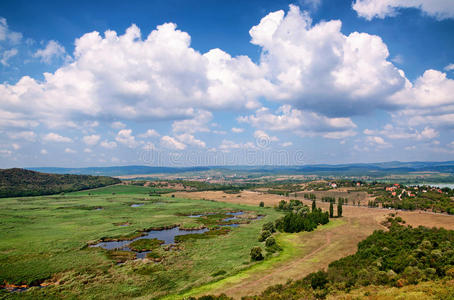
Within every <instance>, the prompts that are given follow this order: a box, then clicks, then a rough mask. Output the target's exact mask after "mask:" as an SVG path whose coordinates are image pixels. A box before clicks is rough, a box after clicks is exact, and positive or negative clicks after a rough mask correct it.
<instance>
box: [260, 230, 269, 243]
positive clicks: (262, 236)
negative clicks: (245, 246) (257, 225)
mask: <svg viewBox="0 0 454 300" xmlns="http://www.w3.org/2000/svg"><path fill="white" fill-rule="evenodd" d="M269 236H271V232H269V231H268V230H263V231H262V233H260V236H259V242H264V241H265V240H266V239H267V238H268V237H269Z"/></svg>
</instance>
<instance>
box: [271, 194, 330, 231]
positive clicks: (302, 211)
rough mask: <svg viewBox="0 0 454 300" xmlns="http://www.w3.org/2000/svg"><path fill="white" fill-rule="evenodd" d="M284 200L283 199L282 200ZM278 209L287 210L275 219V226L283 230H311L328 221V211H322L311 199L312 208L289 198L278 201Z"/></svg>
mask: <svg viewBox="0 0 454 300" xmlns="http://www.w3.org/2000/svg"><path fill="white" fill-rule="evenodd" d="M284 202H285V201H284ZM279 207H280V209H283V210H287V211H289V212H288V213H287V214H286V215H285V216H284V217H282V218H280V219H277V220H276V222H275V224H276V228H277V229H278V230H280V231H284V232H300V231H312V230H314V229H315V228H317V226H318V225H320V224H322V225H323V224H327V223H328V222H329V214H328V212H322V210H321V209H320V208H317V207H316V205H315V200H313V201H312V210H309V207H308V206H307V205H304V204H303V203H302V202H301V201H298V200H290V202H285V203H282V202H281V203H280V206H279Z"/></svg>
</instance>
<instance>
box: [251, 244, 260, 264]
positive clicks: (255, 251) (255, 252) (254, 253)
mask: <svg viewBox="0 0 454 300" xmlns="http://www.w3.org/2000/svg"><path fill="white" fill-rule="evenodd" d="M251 260H253V261H258V260H263V254H262V248H260V247H253V248H252V249H251Z"/></svg>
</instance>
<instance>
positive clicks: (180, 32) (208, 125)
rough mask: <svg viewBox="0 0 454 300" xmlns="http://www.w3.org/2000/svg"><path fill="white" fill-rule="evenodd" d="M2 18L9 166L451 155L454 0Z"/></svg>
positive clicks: (71, 8) (122, 6)
mask: <svg viewBox="0 0 454 300" xmlns="http://www.w3.org/2000/svg"><path fill="white" fill-rule="evenodd" d="M93 2H95V3H93ZM333 3H335V4H333ZM0 18H1V19H0V79H1V80H0V82H1V84H0V167H14V166H17V167H24V166H29V167H31V166H68V167H77V166H106V165H128V164H149V165H173V166H187V165H223V164H228V165H235V164H240V165H241V164H249V165H251V164H253V165H262V164H276V165H279V164H283V165H293V164H311V163H347V162H376V161H391V160H402V161H411V160H453V159H454V134H453V129H454V96H453V95H454V79H453V77H454V51H452V49H454V38H453V37H454V5H453V4H452V1H451V0H435V1H434V0H430V1H429V0H415V1H413V2H412V4H409V2H408V1H403V0H395V1H391V0H353V1H352V0H350V1H341V0H339V1H327V0H305V1H304V0H300V1H291V2H289V1H213V0H211V1H128V2H127V3H126V2H124V1H59V2H57V3H55V2H54V1H39V2H36V1H35V2H30V1H8V0H7V1H2V2H1V3H0Z"/></svg>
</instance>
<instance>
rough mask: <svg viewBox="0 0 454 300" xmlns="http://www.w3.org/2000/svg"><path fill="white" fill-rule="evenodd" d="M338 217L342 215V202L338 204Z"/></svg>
mask: <svg viewBox="0 0 454 300" xmlns="http://www.w3.org/2000/svg"><path fill="white" fill-rule="evenodd" d="M337 217H338V218H340V217H342V203H341V202H339V203H338V204H337Z"/></svg>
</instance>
